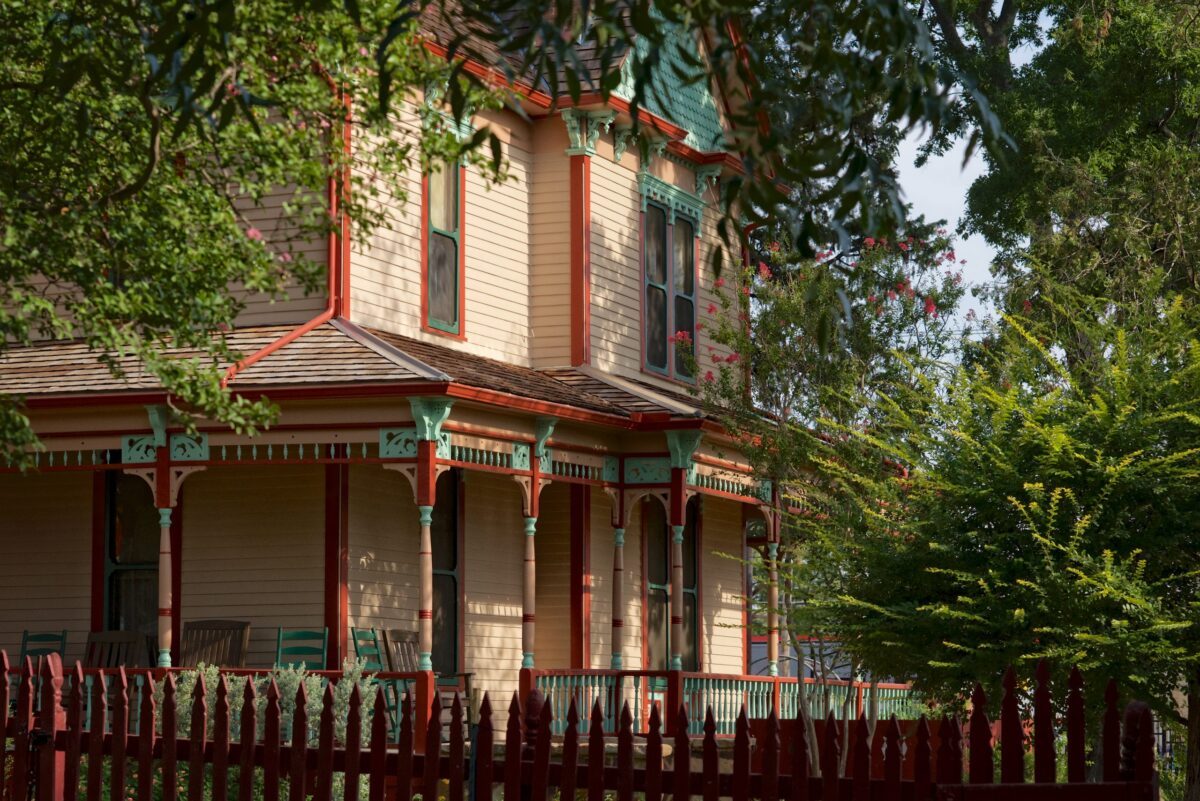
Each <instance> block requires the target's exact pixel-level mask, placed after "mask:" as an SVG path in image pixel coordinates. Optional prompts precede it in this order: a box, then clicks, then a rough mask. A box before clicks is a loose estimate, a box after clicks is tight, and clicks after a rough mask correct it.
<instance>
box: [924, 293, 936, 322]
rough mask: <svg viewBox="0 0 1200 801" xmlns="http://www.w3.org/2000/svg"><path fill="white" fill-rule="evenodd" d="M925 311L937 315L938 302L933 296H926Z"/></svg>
mask: <svg viewBox="0 0 1200 801" xmlns="http://www.w3.org/2000/svg"><path fill="white" fill-rule="evenodd" d="M925 313H926V314H932V315H933V316H934V317H937V302H936V301H935V300H934V299H933V298H931V297H927V298H925Z"/></svg>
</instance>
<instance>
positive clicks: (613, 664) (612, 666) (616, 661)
mask: <svg viewBox="0 0 1200 801" xmlns="http://www.w3.org/2000/svg"><path fill="white" fill-rule="evenodd" d="M608 668H609V670H624V668H625V666H624V665H623V664H622V662H621V652H620V651H614V652H613V655H612V659H610V660H609V662H608Z"/></svg>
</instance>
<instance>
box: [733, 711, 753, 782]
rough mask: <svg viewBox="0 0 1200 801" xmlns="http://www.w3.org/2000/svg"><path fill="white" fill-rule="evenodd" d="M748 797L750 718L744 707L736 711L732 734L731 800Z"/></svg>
mask: <svg viewBox="0 0 1200 801" xmlns="http://www.w3.org/2000/svg"><path fill="white" fill-rule="evenodd" d="M749 798H750V720H749V719H748V718H747V717H746V707H745V706H743V707H742V711H741V712H739V713H738V716H737V721H736V722H735V723H734V735H733V801H749Z"/></svg>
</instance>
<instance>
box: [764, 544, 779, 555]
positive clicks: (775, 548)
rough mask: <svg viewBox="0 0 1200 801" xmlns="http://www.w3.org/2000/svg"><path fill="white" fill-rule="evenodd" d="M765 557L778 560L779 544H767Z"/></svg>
mask: <svg viewBox="0 0 1200 801" xmlns="http://www.w3.org/2000/svg"><path fill="white" fill-rule="evenodd" d="M767 555H769V556H770V557H771V558H772V559H778V558H779V543H778V542H768V543H767Z"/></svg>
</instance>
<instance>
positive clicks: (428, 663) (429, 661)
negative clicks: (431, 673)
mask: <svg viewBox="0 0 1200 801" xmlns="http://www.w3.org/2000/svg"><path fill="white" fill-rule="evenodd" d="M417 670H433V654H431V653H429V652H428V651H422V652H421V653H420V654H418V655H417Z"/></svg>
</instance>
